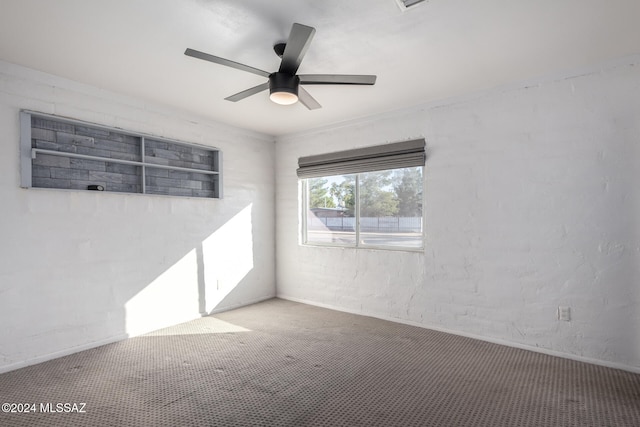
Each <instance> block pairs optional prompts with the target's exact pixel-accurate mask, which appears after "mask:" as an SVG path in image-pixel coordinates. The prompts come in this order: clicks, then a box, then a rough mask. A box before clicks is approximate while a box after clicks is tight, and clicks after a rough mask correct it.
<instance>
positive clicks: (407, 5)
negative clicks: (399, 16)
mask: <svg viewBox="0 0 640 427" xmlns="http://www.w3.org/2000/svg"><path fill="white" fill-rule="evenodd" d="M425 1H426V0H396V3H398V6H400V9H401V10H402V11H405V10H407V9H411V8H412V7H414V6H417V5H419V4H420V3H424V2H425Z"/></svg>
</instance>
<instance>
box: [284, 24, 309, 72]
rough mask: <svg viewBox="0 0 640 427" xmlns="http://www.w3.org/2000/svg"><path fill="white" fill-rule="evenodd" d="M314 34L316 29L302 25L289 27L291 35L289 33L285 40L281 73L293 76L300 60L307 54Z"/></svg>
mask: <svg viewBox="0 0 640 427" xmlns="http://www.w3.org/2000/svg"><path fill="white" fill-rule="evenodd" d="M315 33H316V29H315V28H313V27H307V26H306V25H302V24H293V26H292V27H291V33H289V39H288V40H287V46H286V47H285V48H284V53H283V54H282V62H281V63H280V69H279V70H278V71H279V72H281V73H288V74H292V75H293V74H295V73H296V72H297V71H298V67H300V63H301V62H302V58H304V55H305V54H306V53H307V49H309V45H310V44H311V39H313V35H314V34H315Z"/></svg>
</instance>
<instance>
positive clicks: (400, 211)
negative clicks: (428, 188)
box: [359, 167, 423, 248]
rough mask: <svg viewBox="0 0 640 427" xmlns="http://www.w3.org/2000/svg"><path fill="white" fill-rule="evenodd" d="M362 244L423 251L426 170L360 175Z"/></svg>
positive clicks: (413, 169)
mask: <svg viewBox="0 0 640 427" xmlns="http://www.w3.org/2000/svg"><path fill="white" fill-rule="evenodd" d="M359 190H360V191H359V194H360V245H362V246H390V247H404V248H421V247H422V246H423V238H422V167H414V168H404V169H394V170H386V171H381V172H367V173H362V174H360V175H359Z"/></svg>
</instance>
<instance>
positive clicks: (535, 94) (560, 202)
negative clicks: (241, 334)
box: [276, 57, 640, 370]
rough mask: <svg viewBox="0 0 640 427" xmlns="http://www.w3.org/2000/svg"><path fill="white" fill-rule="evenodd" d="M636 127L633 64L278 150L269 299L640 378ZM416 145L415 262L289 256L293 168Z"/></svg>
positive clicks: (328, 254) (421, 111) (422, 110)
mask: <svg viewBox="0 0 640 427" xmlns="http://www.w3.org/2000/svg"><path fill="white" fill-rule="evenodd" d="M639 118H640V59H639V58H638V57H632V58H627V59H624V60H621V61H619V62H618V63H617V64H610V65H608V66H605V67H603V68H601V69H600V68H598V69H593V70H589V71H587V72H584V70H581V71H580V72H576V73H575V77H572V76H570V75H569V76H566V75H565V76H561V77H557V78H549V79H544V80H542V79H541V80H540V81H538V82H534V83H533V84H529V85H526V86H525V85H522V86H511V87H503V88H499V89H494V90H489V91H486V92H483V93H479V94H476V95H474V96H469V97H466V98H462V99H457V100H452V101H449V102H442V103H438V104H430V105H423V106H419V107H416V108H412V109H408V110H405V111H399V112H394V113H390V114H386V115H381V116H378V117H374V118H369V119H366V120H361V121H357V122H352V123H348V124H340V125H338V126H335V127H328V128H325V129H321V130H317V131H314V132H307V133H304V134H298V135H289V136H286V137H282V138H280V139H279V140H278V142H277V149H276V150H277V171H276V182H277V187H276V193H277V202H276V206H277V216H276V217H277V239H278V252H277V256H276V260H277V268H276V270H277V283H278V294H279V295H280V296H282V297H286V298H292V299H296V300H300V301H306V302H310V303H313V304H319V305H323V306H328V307H334V308H339V309H342V310H348V311H353V312H357V313H363V314H368V315H374V316H379V317H383V318H391V319H397V320H399V321H406V322H413V323H417V324H422V325H425V326H428V327H435V328H441V329H445V330H450V331H454V332H457V333H461V334H467V335H471V336H476V337H481V338H484V339H488V340H493V341H497V342H505V343H509V344H512V345H516V346H524V347H529V348H539V349H543V350H545V351H548V352H552V353H560V354H564V355H566V356H568V357H577V358H583V359H588V360H589V359H590V360H595V361H598V362H602V363H605V364H609V365H614V366H622V367H625V368H630V369H634V370H640V327H638V325H640V303H639V300H640V208H639V198H640V191H639V190H638V189H639V188H640V186H639V184H638V183H639V182H640V148H639V147H640V119H639ZM420 136H424V137H425V138H426V141H427V147H428V148H427V150H428V160H427V166H426V170H425V192H426V200H425V219H426V232H427V240H426V250H425V252H424V254H415V253H406V252H385V251H374V250H354V249H335V248H318V247H305V246H301V245H299V242H298V239H299V221H298V219H299V206H298V191H299V187H298V182H297V178H296V175H295V170H296V167H297V159H298V157H300V156H307V155H313V154H320V153H324V152H330V151H339V150H344V149H350V148H356V147H361V146H367V145H376V144H380V143H385V142H394V141H400V140H405V139H412V138H416V137H420ZM560 305H562V306H569V307H571V315H572V319H571V321H569V322H561V321H558V320H557V315H556V310H557V308H558V306H560Z"/></svg>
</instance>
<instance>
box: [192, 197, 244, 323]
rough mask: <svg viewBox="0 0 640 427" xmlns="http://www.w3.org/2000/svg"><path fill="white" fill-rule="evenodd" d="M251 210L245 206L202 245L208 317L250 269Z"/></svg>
mask: <svg viewBox="0 0 640 427" xmlns="http://www.w3.org/2000/svg"><path fill="white" fill-rule="evenodd" d="M252 208H253V204H249V205H248V206H247V207H246V208H244V209H243V210H241V211H240V212H238V213H237V214H236V215H235V216H234V217H233V218H231V219H230V220H229V221H227V222H226V223H225V224H224V225H223V226H222V227H220V228H219V229H218V230H216V231H215V232H214V233H213V234H211V236H209V237H207V238H206V239H205V240H204V241H203V242H202V252H203V262H204V281H205V287H204V288H205V308H206V311H207V312H208V313H210V312H211V311H212V310H213V309H215V308H216V307H217V306H218V304H220V302H222V301H223V300H224V298H225V297H226V296H227V295H229V294H230V293H231V291H233V289H234V288H235V287H236V286H238V284H240V283H241V282H242V280H243V279H244V278H245V276H246V275H247V274H248V273H249V272H250V271H251V270H252V269H253V226H252V221H251V214H252Z"/></svg>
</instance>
